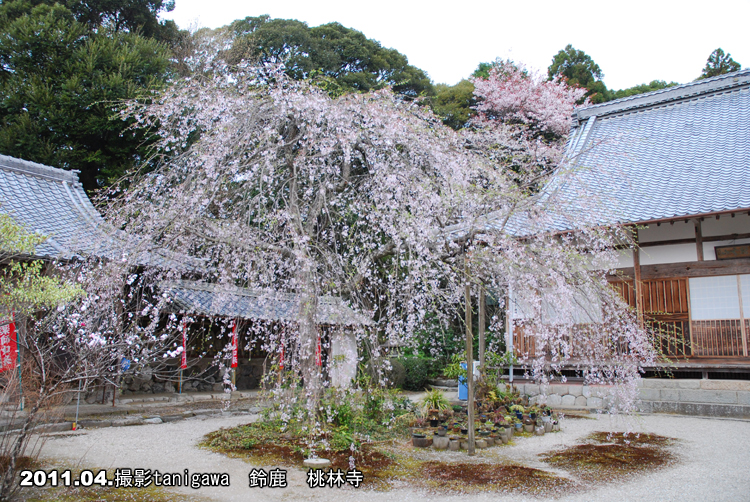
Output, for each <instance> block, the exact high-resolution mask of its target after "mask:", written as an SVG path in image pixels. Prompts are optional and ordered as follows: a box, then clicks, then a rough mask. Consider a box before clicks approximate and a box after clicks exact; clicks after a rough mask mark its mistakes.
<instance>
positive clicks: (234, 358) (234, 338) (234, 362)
mask: <svg viewBox="0 0 750 502" xmlns="http://www.w3.org/2000/svg"><path fill="white" fill-rule="evenodd" d="M238 359H239V358H238V357H237V323H234V326H233V327H232V368H236V367H237V362H238Z"/></svg>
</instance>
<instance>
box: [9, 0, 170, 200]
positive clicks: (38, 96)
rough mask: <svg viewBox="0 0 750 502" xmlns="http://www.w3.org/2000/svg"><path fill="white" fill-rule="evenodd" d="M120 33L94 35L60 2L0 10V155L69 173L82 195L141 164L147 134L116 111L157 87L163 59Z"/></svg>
mask: <svg viewBox="0 0 750 502" xmlns="http://www.w3.org/2000/svg"><path fill="white" fill-rule="evenodd" d="M32 3H36V4H37V5H32ZM91 4H93V2H89V3H88V4H87V5H91ZM123 26H124V25H123ZM123 26H120V28H119V29H116V30H115V29H114V28H113V27H111V26H108V25H107V26H105V25H99V26H97V27H95V29H94V28H92V26H91V25H89V24H87V22H82V21H80V20H79V19H77V16H76V14H75V13H74V12H73V11H72V10H70V9H68V8H67V7H65V6H63V5H60V4H54V5H49V4H48V3H46V2H29V1H27V0H20V1H17V2H7V3H3V4H2V5H0V153H3V154H5V155H11V156H14V157H19V158H23V159H26V160H31V161H35V162H41V163H44V164H49V165H52V166H55V167H60V168H63V169H77V170H79V171H81V174H80V179H81V181H82V183H83V185H84V187H85V188H86V190H88V191H92V190H95V189H97V188H99V187H101V186H103V185H106V184H107V183H108V182H110V181H111V180H112V179H115V178H118V177H120V176H122V175H123V174H124V173H125V172H126V171H127V170H128V169H130V168H131V167H132V166H134V165H137V164H139V163H140V162H141V161H142V160H143V156H144V155H145V153H146V146H147V144H148V142H149V135H148V132H147V131H146V130H144V129H130V128H129V126H130V125H131V123H132V122H130V121H127V120H125V119H122V118H120V117H119V115H118V107H119V104H120V103H122V102H124V101H125V100H128V99H132V98H135V97H137V96H139V95H142V94H143V93H146V92H148V91H150V90H151V89H154V88H156V87H158V86H160V85H163V84H164V83H165V82H166V79H167V78H168V68H169V52H168V50H167V48H166V46H165V45H164V44H163V43H160V42H158V41H156V40H155V39H152V38H145V37H143V36H141V35H139V34H137V33H135V32H133V31H130V28H128V29H124V27H123Z"/></svg>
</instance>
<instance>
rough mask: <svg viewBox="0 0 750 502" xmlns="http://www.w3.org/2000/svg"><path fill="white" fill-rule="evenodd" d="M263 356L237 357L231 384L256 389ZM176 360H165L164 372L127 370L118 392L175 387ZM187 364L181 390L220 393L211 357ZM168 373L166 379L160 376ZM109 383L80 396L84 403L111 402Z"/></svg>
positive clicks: (154, 391)
mask: <svg viewBox="0 0 750 502" xmlns="http://www.w3.org/2000/svg"><path fill="white" fill-rule="evenodd" d="M263 361H264V359H251V360H249V361H248V360H247V359H244V360H241V361H240V362H239V364H238V366H237V373H236V378H235V384H236V386H237V389H238V390H250V389H257V388H258V387H259V386H260V382H261V379H262V378H263ZM178 364H179V361H176V360H173V361H168V363H167V366H166V369H165V371H163V372H161V373H159V372H155V371H153V370H152V369H151V368H149V367H147V368H145V369H143V370H141V371H139V372H137V373H136V372H133V371H132V370H131V371H127V372H125V374H123V376H122V379H121V380H120V393H121V394H122V395H129V394H149V393H152V394H163V393H168V394H169V393H175V392H177V391H178V390H179V366H178ZM188 365H189V367H188V368H187V369H186V370H184V372H183V375H182V377H183V378H182V391H183V392H222V391H223V390H224V375H223V371H220V370H219V368H218V367H217V366H216V365H215V364H214V360H213V358H197V359H192V360H189V361H188ZM165 375H168V376H169V377H168V378H163V376H165ZM112 392H113V389H112V386H111V385H107V386H105V387H102V386H98V387H94V388H92V389H91V390H90V391H89V392H87V393H86V396H85V397H84V398H83V399H85V401H86V402H88V403H95V402H101V401H102V399H103V400H104V402H111V401H112Z"/></svg>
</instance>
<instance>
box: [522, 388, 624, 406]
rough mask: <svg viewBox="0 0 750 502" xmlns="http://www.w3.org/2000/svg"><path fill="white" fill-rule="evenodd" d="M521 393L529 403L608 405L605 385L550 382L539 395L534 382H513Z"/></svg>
mask: <svg viewBox="0 0 750 502" xmlns="http://www.w3.org/2000/svg"><path fill="white" fill-rule="evenodd" d="M514 386H515V388H516V389H518V391H519V392H520V393H521V394H526V395H527V396H530V397H529V403H530V404H537V403H540V404H546V405H547V406H551V407H552V408H580V409H606V408H607V407H608V397H607V393H608V391H609V388H610V387H609V386H606V385H582V384H576V383H571V384H567V383H566V384H551V385H547V386H545V387H544V391H545V392H544V394H545V396H542V395H540V394H541V391H542V387H541V386H540V385H537V384H534V383H515V382H514Z"/></svg>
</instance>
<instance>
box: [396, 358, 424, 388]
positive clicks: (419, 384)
mask: <svg viewBox="0 0 750 502" xmlns="http://www.w3.org/2000/svg"><path fill="white" fill-rule="evenodd" d="M401 362H402V363H403V365H404V368H405V370H406V381H405V382H404V384H403V388H404V389H405V390H424V388H425V386H426V385H427V380H428V379H429V378H430V369H431V364H430V362H431V360H430V359H426V358H423V357H406V358H403V359H401Z"/></svg>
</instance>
